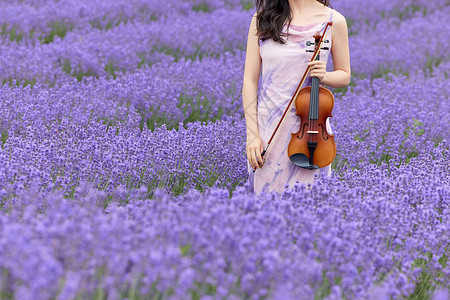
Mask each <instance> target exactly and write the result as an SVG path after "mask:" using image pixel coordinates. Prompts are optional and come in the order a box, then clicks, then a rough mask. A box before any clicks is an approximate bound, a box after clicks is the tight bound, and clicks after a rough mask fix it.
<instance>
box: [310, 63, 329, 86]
mask: <svg viewBox="0 0 450 300" xmlns="http://www.w3.org/2000/svg"><path fill="white" fill-rule="evenodd" d="M308 65H310V66H311V71H310V72H309V76H311V77H317V78H319V81H322V80H323V78H324V77H325V73H326V72H327V65H326V63H325V62H324V61H321V60H313V61H310V62H309V63H308Z"/></svg>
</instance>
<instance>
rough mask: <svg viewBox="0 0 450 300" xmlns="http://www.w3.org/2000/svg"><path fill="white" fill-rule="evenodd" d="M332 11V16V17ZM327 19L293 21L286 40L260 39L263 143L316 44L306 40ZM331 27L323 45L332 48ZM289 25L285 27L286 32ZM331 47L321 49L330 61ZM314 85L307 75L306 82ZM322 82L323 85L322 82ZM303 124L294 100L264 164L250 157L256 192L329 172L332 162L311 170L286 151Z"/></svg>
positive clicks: (259, 111)
mask: <svg viewBox="0 0 450 300" xmlns="http://www.w3.org/2000/svg"><path fill="white" fill-rule="evenodd" d="M333 12H334V10H333V11H332V12H331V14H330V18H329V20H332V18H333ZM326 23H327V22H322V23H320V22H318V23H313V24H309V25H305V26H297V25H290V27H289V36H288V38H287V44H285V45H282V44H280V43H277V42H274V41H273V40H272V39H267V40H265V41H261V40H260V43H259V45H260V54H261V58H262V67H261V78H260V84H259V90H258V103H257V116H258V117H257V118H258V130H259V134H260V137H261V139H262V142H263V145H264V147H265V146H266V145H267V143H268V141H269V139H270V136H271V135H272V133H273V131H274V130H275V127H276V126H277V124H278V122H279V121H280V119H281V116H282V115H283V112H284V110H285V109H286V107H287V105H288V103H289V101H290V100H291V98H292V96H293V95H294V92H295V89H296V88H297V85H298V84H299V82H300V80H301V78H302V76H303V74H304V72H305V70H306V68H307V64H308V62H309V60H310V59H311V57H312V55H313V53H312V52H306V50H307V49H308V50H314V45H311V46H307V45H306V42H307V41H311V42H314V38H313V36H314V34H315V33H316V32H317V31H319V32H320V34H322V33H323V30H324V29H325V26H326ZM332 27H333V26H331V27H329V29H328V33H327V36H326V39H327V40H329V43H324V44H323V47H328V48H329V49H331V43H332V40H331V30H332ZM286 30H287V25H285V26H284V29H283V31H284V32H286ZM329 53H330V50H321V51H320V60H322V61H324V62H328V57H329ZM310 85H311V77H310V76H309V75H308V76H307V78H306V80H305V82H304V84H303V86H302V87H304V86H310ZM321 86H323V85H322V84H321ZM299 127H300V118H299V117H298V116H296V115H295V103H292V106H291V108H290V110H289V111H288V113H287V115H286V120H285V121H284V123H283V125H282V127H281V128H279V129H278V130H279V132H278V134H277V135H276V136H275V138H274V139H273V140H272V142H271V144H270V147H269V149H268V150H267V153H266V155H265V162H264V165H263V166H262V168H258V169H256V171H255V172H254V173H253V168H252V167H251V165H250V163H249V162H248V161H247V167H248V172H249V178H248V181H249V184H250V189H251V190H252V191H254V192H255V193H256V194H260V193H261V192H264V193H270V192H271V191H277V192H279V193H280V192H282V191H283V190H284V189H285V187H286V186H287V185H289V187H292V186H293V184H294V183H295V182H296V181H297V180H298V181H299V182H303V183H313V182H314V176H315V175H316V174H319V173H325V174H326V175H330V173H331V165H328V166H326V167H324V168H320V169H316V170H308V169H304V168H300V167H298V166H296V165H294V164H293V163H292V162H291V160H290V159H289V156H288V154H287V147H288V145H289V141H290V139H291V132H292V133H294V132H297V131H298V129H299ZM326 128H327V131H328V132H329V133H330V134H332V133H333V132H332V130H331V127H330V123H329V119H327V122H326Z"/></svg>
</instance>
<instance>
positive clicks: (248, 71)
mask: <svg viewBox="0 0 450 300" xmlns="http://www.w3.org/2000/svg"><path fill="white" fill-rule="evenodd" d="M258 39H259V38H258V35H257V34H256V13H255V14H254V15H253V17H252V21H251V23H250V28H249V31H248V38H247V52H246V56H245V69H244V80H243V84H242V104H243V106H244V114H245V121H246V124H247V143H246V152H247V159H248V161H249V163H250V165H251V166H252V167H253V168H254V169H256V168H257V167H258V166H262V164H263V163H264V161H263V158H262V156H261V153H262V151H263V150H264V146H263V143H262V141H261V138H260V136H259V130H258V122H257V121H258V118H257V114H256V109H257V102H258V101H257V92H258V81H259V73H260V70H261V56H260V54H259V41H258Z"/></svg>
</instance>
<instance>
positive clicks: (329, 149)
mask: <svg viewBox="0 0 450 300" xmlns="http://www.w3.org/2000/svg"><path fill="white" fill-rule="evenodd" d="M331 25H333V21H330V22H328V23H327V25H326V27H325V29H324V32H323V35H322V36H320V33H319V32H317V33H316V34H315V35H314V39H315V41H314V45H315V47H314V51H310V50H306V51H308V52H314V54H313V56H312V58H311V60H310V61H313V60H315V59H316V60H318V59H319V51H320V49H321V47H322V44H323V42H328V40H325V39H324V37H325V36H326V34H327V31H328V28H329V27H330V26H331ZM306 44H307V46H310V45H311V44H312V43H311V42H310V41H308V42H307V43H306ZM322 49H327V48H322ZM310 68H311V66H309V65H308V67H307V68H306V70H305V73H304V74H303V77H302V79H301V80H300V83H299V84H298V86H297V89H296V90H295V92H294V95H293V96H292V98H291V100H290V101H289V104H288V105H287V107H286V109H285V111H284V113H283V115H282V116H281V119H280V121H279V122H278V125H277V127H276V128H275V130H274V131H273V133H272V136H271V137H270V139H269V142H268V143H267V145H266V147H264V150H263V152H262V153H261V156H262V157H263V159H265V155H266V154H267V151H268V149H269V147H270V145H271V142H272V140H273V139H274V137H275V136H276V135H277V134H278V129H279V128H280V127H281V125H282V124H283V122H284V120H285V119H286V118H285V117H286V115H287V112H288V111H289V109H290V107H291V105H292V103H293V102H294V100H295V106H296V114H295V115H297V116H299V117H300V118H301V124H300V128H299V130H298V132H296V133H291V140H290V142H289V145H288V151H287V152H288V153H287V154H288V156H289V158H290V160H291V161H292V163H294V164H295V165H296V166H299V167H301V168H306V169H311V170H312V169H318V168H323V167H325V166H327V165H329V164H331V163H332V162H333V160H334V158H335V157H336V144H335V143H334V135H332V134H329V133H328V132H327V131H326V123H325V122H326V119H327V118H328V117H331V116H332V115H331V111H332V110H333V106H334V97H333V94H332V93H331V92H330V91H329V90H328V89H326V88H324V87H321V86H319V78H317V77H312V78H311V86H308V87H304V88H300V87H301V86H302V85H303V83H304V82H305V78H306V75H307V74H308V72H309V71H310ZM255 171H256V169H254V170H253V172H255Z"/></svg>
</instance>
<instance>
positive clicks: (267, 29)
mask: <svg viewBox="0 0 450 300" xmlns="http://www.w3.org/2000/svg"><path fill="white" fill-rule="evenodd" d="M317 1H318V2H320V3H322V4H323V5H326V6H329V7H331V8H333V7H332V6H331V4H330V1H329V0H317ZM256 11H257V12H258V13H257V15H256V24H257V25H256V28H257V35H258V37H259V39H261V40H262V41H264V40H267V39H270V38H271V39H273V40H274V41H275V42H278V43H280V44H286V41H284V40H283V39H282V38H281V37H282V36H286V34H285V33H283V32H282V31H283V26H284V24H285V21H286V19H287V20H288V25H290V24H291V19H292V18H291V14H290V7H289V2H288V0H256Z"/></svg>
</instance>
